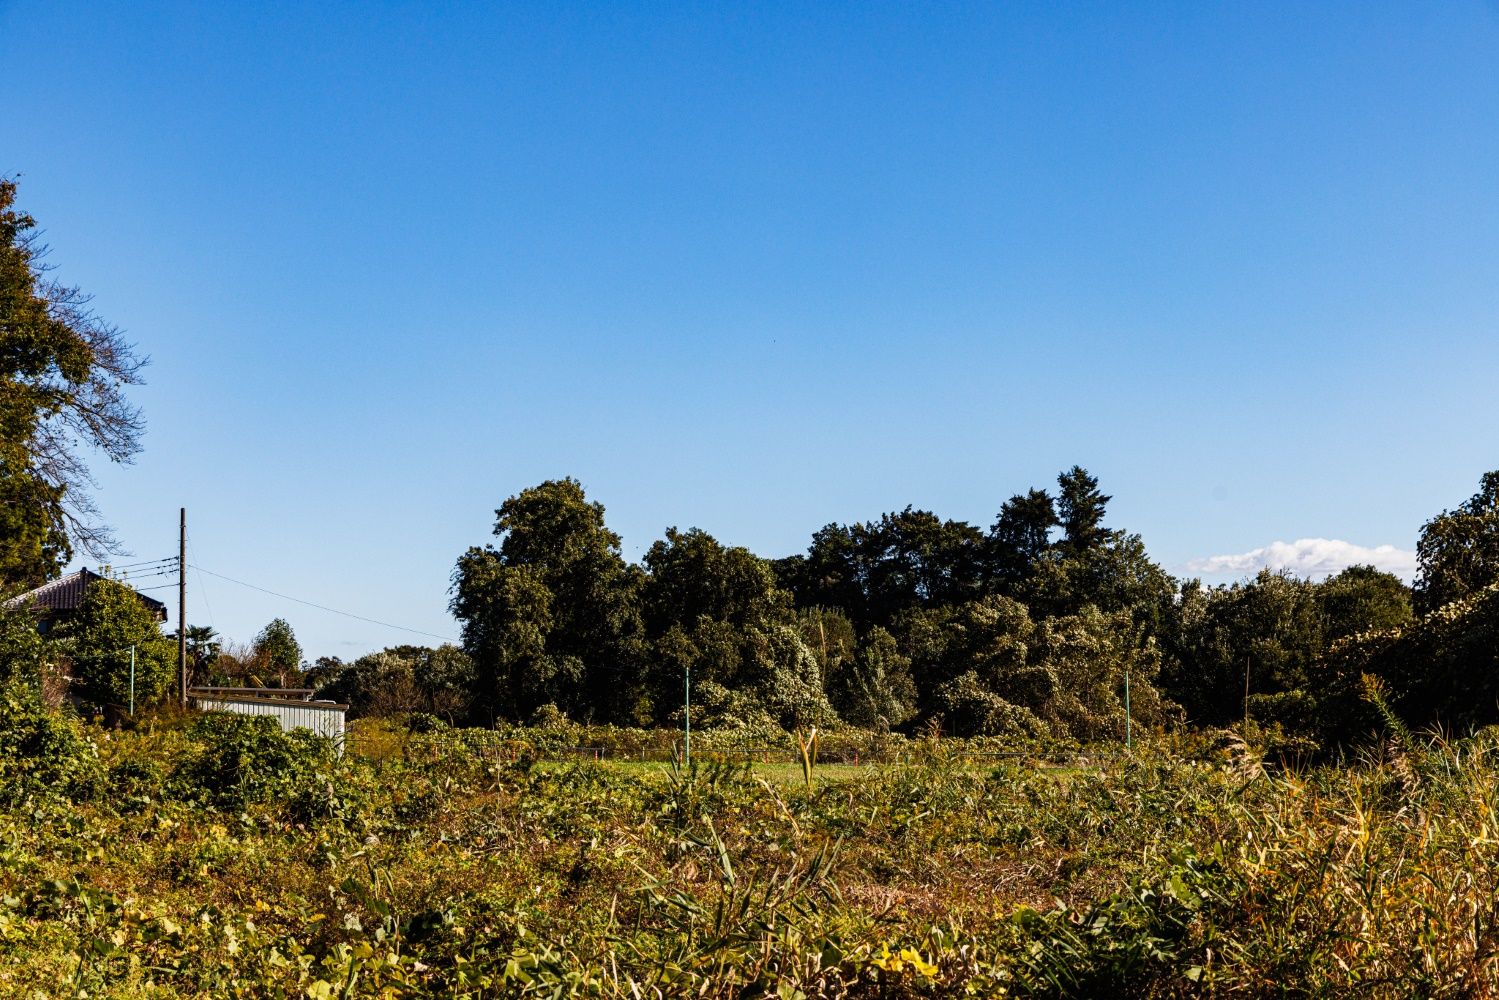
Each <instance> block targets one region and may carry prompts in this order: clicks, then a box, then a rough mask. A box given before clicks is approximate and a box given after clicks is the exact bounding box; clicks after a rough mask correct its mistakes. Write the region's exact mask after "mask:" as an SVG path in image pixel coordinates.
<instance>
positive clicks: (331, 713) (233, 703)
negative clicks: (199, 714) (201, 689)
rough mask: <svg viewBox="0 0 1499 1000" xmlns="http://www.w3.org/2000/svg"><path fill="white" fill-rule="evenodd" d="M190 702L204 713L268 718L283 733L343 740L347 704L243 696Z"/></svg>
mask: <svg viewBox="0 0 1499 1000" xmlns="http://www.w3.org/2000/svg"><path fill="white" fill-rule="evenodd" d="M193 701H194V703H195V704H196V705H197V706H198V708H199V709H200V710H202V711H204V712H233V713H235V714H236V715H269V716H272V717H273V718H275V719H276V721H277V722H279V723H280V724H281V728H282V730H283V731H285V732H288V733H289V732H291V731H292V730H293V729H310V730H312V731H313V732H314V733H317V734H318V735H319V736H326V737H327V738H328V739H330V740H333V741H334V742H336V743H338V744H340V745H342V743H343V738H344V713H345V712H347V711H348V710H349V706H348V705H335V704H334V703H333V702H331V701H288V700H287V699H285V698H255V697H249V696H245V695H233V696H228V695H218V696H214V695H206V694H194V696H193Z"/></svg>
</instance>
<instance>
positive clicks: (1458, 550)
mask: <svg viewBox="0 0 1499 1000" xmlns="http://www.w3.org/2000/svg"><path fill="white" fill-rule="evenodd" d="M1416 556H1417V558H1418V559H1419V560H1420V564H1421V575H1420V578H1419V579H1418V580H1417V581H1416V600H1417V605H1418V607H1419V608H1420V610H1422V611H1423V612H1424V611H1433V610H1435V609H1437V608H1439V607H1441V606H1442V605H1444V604H1447V603H1449V602H1451V601H1458V600H1462V599H1463V598H1465V597H1468V596H1470V595H1472V594H1476V593H1478V592H1479V591H1481V590H1483V589H1484V588H1485V587H1488V586H1489V585H1490V584H1492V583H1495V582H1496V581H1499V471H1495V472H1486V473H1484V475H1483V478H1482V480H1481V481H1480V482H1479V485H1478V492H1477V493H1475V494H1473V496H1471V497H1469V498H1468V499H1467V500H1466V501H1464V502H1463V503H1462V504H1460V505H1459V506H1458V507H1457V509H1456V510H1444V511H1442V513H1440V514H1438V515H1437V516H1436V517H1434V518H1432V519H1431V520H1430V521H1427V522H1426V524H1425V525H1424V526H1423V527H1422V528H1421V538H1420V541H1419V542H1417V544H1416Z"/></svg>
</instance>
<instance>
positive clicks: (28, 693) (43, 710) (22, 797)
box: [0, 685, 103, 806]
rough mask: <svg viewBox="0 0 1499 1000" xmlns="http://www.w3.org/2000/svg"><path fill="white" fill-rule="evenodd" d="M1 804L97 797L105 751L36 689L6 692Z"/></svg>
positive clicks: (1, 713)
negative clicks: (101, 753) (52, 708)
mask: <svg viewBox="0 0 1499 1000" xmlns="http://www.w3.org/2000/svg"><path fill="white" fill-rule="evenodd" d="M0 747H3V748H4V750H3V752H0V805H6V806H14V805H18V804H20V803H21V802H24V801H26V800H27V799H28V798H40V797H47V796H61V797H63V798H66V799H70V800H72V801H75V802H76V801H79V800H82V799H89V798H92V797H93V796H94V795H95V794H97V793H98V790H99V785H100V781H101V779H102V777H103V767H102V765H101V764H100V763H99V753H98V750H97V748H95V746H94V744H93V743H91V742H90V741H89V740H88V739H87V738H86V737H85V736H84V735H83V733H82V732H81V731H80V730H79V727H78V723H77V722H76V721H75V720H73V719H69V718H65V717H64V716H62V715H61V714H60V713H58V712H54V711H50V710H49V709H47V707H46V706H45V705H43V704H42V702H41V699H40V697H39V696H38V695H37V694H36V692H35V691H33V690H32V689H30V688H29V687H26V686H21V685H12V686H9V687H6V688H4V689H3V692H0Z"/></svg>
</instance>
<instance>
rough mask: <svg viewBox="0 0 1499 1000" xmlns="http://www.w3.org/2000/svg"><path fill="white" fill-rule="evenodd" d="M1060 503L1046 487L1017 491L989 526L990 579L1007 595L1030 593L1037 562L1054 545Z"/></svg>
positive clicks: (1017, 596)
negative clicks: (1052, 533)
mask: <svg viewBox="0 0 1499 1000" xmlns="http://www.w3.org/2000/svg"><path fill="white" fill-rule="evenodd" d="M1060 523H1061V522H1060V521H1058V520H1057V509H1056V504H1055V502H1054V501H1053V500H1052V498H1051V494H1050V493H1047V492H1046V491H1045V490H1031V491H1030V492H1028V493H1024V494H1020V493H1017V494H1016V495H1015V496H1012V497H1010V499H1008V500H1006V501H1005V502H1004V505H1003V506H1001V507H1000V509H999V516H998V517H997V518H996V519H995V521H994V526H993V527H992V528H991V529H989V579H990V581H991V586H993V587H994V588H995V589H997V590H998V591H999V592H1000V593H1001V594H1004V595H1005V596H1007V597H1015V598H1023V597H1024V595H1025V594H1026V593H1028V590H1029V587H1028V584H1029V583H1030V580H1031V578H1032V577H1033V576H1034V575H1035V573H1036V568H1037V566H1039V565H1040V563H1041V560H1042V559H1043V558H1044V557H1045V556H1046V553H1047V552H1048V551H1049V550H1050V548H1051V531H1052V529H1053V528H1055V527H1057V526H1058V525H1059V524H1060Z"/></svg>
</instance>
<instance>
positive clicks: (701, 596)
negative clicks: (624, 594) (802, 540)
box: [641, 528, 791, 635]
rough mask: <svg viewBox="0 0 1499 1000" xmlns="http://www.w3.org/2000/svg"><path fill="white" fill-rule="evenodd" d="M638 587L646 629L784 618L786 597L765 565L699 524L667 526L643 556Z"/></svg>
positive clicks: (657, 632) (655, 631) (788, 601)
mask: <svg viewBox="0 0 1499 1000" xmlns="http://www.w3.org/2000/svg"><path fill="white" fill-rule="evenodd" d="M645 567H646V571H647V572H648V573H649V577H648V578H647V580H646V581H645V585H644V588H643V590H642V595H641V596H642V602H643V609H644V614H645V619H646V624H647V628H648V631H649V632H650V633H651V634H652V635H660V634H662V633H664V632H666V631H667V630H668V629H669V628H671V627H672V626H673V625H676V626H680V627H683V628H688V629H690V628H691V627H692V626H694V625H695V624H696V623H697V621H698V619H699V618H710V619H713V620H714V621H721V622H728V623H729V624H731V625H734V626H736V627H740V628H743V627H745V626H748V625H755V624H760V623H763V622H768V621H777V620H783V619H784V618H785V617H786V616H787V614H788V612H789V608H790V604H791V595H790V594H788V593H786V592H785V591H783V590H781V589H780V588H779V587H778V586H777V585H776V577H775V572H774V570H773V569H772V568H771V566H770V564H769V563H768V562H766V561H765V560H764V559H761V558H760V557H759V556H757V555H755V554H754V553H752V552H750V551H749V550H748V549H745V548H741V547H737V546H736V547H733V548H730V547H727V546H724V545H721V544H720V543H719V542H718V540H717V539H715V538H714V537H713V536H712V535H710V534H708V533H707V532H705V531H703V530H702V529H700V528H693V529H691V530H689V531H685V532H684V531H678V530H677V529H676V528H668V529H667V530H666V537H665V538H664V539H662V540H660V541H657V542H655V543H654V544H653V545H651V547H650V549H649V550H648V551H647V552H646V554H645Z"/></svg>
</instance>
